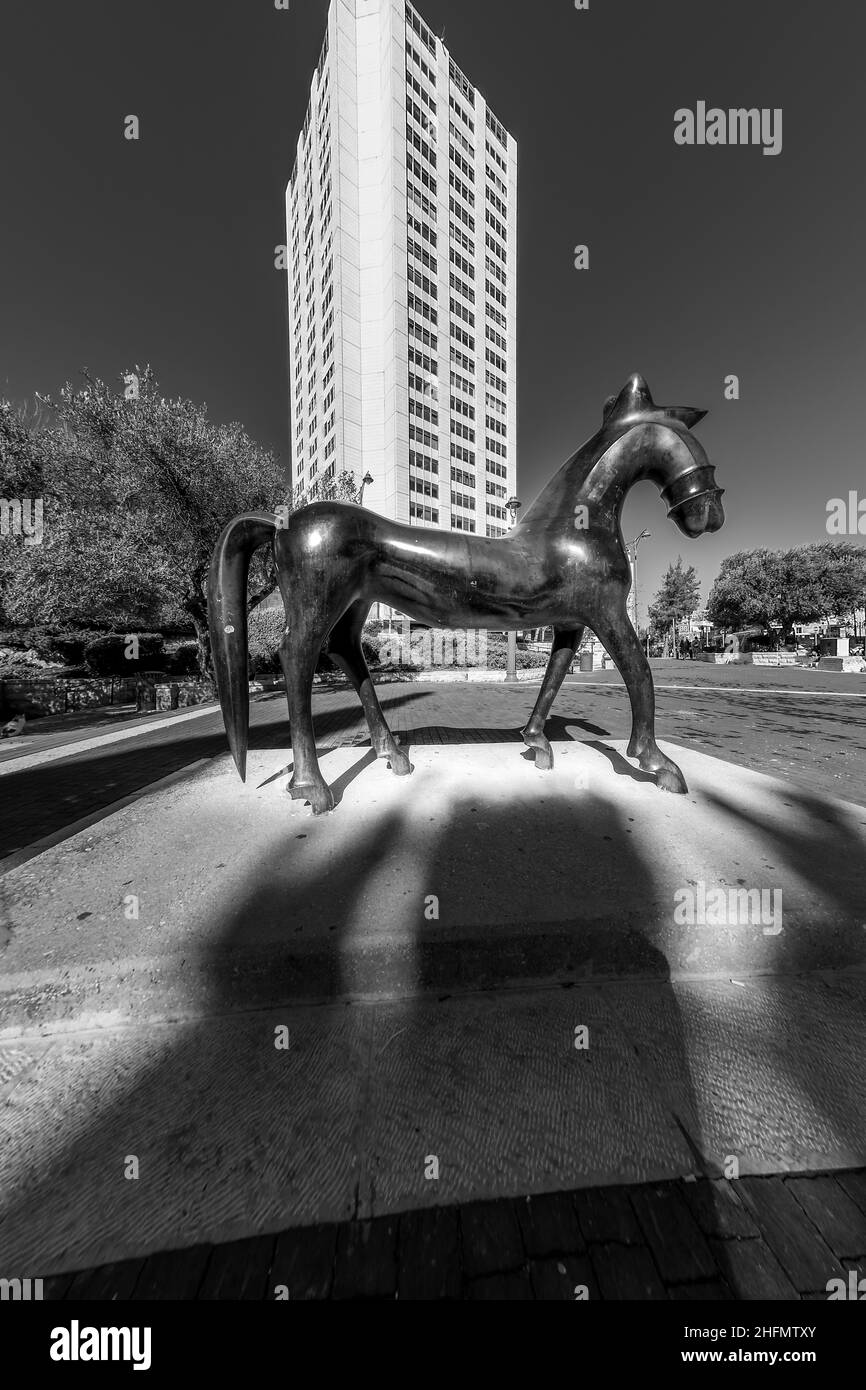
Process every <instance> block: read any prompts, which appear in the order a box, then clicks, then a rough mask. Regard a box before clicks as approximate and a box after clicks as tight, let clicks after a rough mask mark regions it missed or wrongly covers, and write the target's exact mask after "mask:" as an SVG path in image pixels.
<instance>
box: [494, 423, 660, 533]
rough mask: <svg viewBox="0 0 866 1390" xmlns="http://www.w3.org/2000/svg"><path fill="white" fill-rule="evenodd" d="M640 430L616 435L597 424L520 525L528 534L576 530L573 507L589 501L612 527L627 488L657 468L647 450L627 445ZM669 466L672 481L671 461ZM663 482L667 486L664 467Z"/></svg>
mask: <svg viewBox="0 0 866 1390" xmlns="http://www.w3.org/2000/svg"><path fill="white" fill-rule="evenodd" d="M638 431H641V427H638V425H632V427H628V428H627V430H623V431H619V432H617V434H616V435H614V436H613V438H612V435H610V431H609V430H607V428H602V430H599V432H598V434H596V435H594V436H592V439H588V441H587V443H585V445H582V446H581V448H580V449H578V450H577V453H575V455H573V456H571V457H570V459H569V460H567V461H566V463H564V464H563V466H562V468H560V470H559V473H556V474H555V475H553V477H552V478H550V481H549V482H548V485H546V486H545V488H544V489H542V492H541V493H539V495H538V498H537V499H535V502H534V503H532V505H531V506H530V507H528V510H527V512H525V514H524V516H523V517H521V520H520V525H518V527H517V528H516V530H518V531H521V532H524V534H527V532H541V531H544V532H546V534H550V531H552V530H553V531H556V530H562V528H564V530H567V531H570V530H573V528H574V524H575V521H574V518H575V512H577V509H578V507H581V506H584V507H587V509H588V514H589V517H591V518H592V523H594V524H598V525H602V527H612V525H616V524H617V523H619V517H620V513H621V510H623V502H624V500H626V495H627V492H628V489H630V488H631V486H632V485H634V484H635V482H638V481H641V478H644V477H648V475H649V471H653V474H655V473H657V470H653V468H652V463H653V460H652V459H649V457H646V455H645V452H644V450H642V449H639V448H638V449H635V448H628V435H630V434H634V432H638ZM642 464H644V466H645V467H642ZM670 471H671V481H673V475H674V473H673V463H671V468H670ZM653 481H656V480H655V475H653ZM659 482H660V486H664V482H666V478H664V471H662V474H660V475H659Z"/></svg>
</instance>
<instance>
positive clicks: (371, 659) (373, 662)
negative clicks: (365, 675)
mask: <svg viewBox="0 0 866 1390" xmlns="http://www.w3.org/2000/svg"><path fill="white" fill-rule="evenodd" d="M361 651H362V652H363V653H364V660H365V661H366V663H367V665H368V666H369V668H370V670H371V671H372V670H375V668H376V667H377V666H381V665H382V658H381V656H380V655H379V648H378V646H377V645H376V643H375V642H368V641H367V639H366V637H365V638H363V639H362V641H361Z"/></svg>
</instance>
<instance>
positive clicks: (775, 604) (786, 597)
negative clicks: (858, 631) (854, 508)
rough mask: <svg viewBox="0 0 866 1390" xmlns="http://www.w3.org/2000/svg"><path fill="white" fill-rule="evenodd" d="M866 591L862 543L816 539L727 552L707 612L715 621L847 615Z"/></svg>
mask: <svg viewBox="0 0 866 1390" xmlns="http://www.w3.org/2000/svg"><path fill="white" fill-rule="evenodd" d="M864 596H866V548H864V547H863V546H860V545H855V544H854V543H852V542H841V543H840V542H834V541H820V542H817V543H815V544H811V545H799V546H794V547H793V548H792V549H790V550H783V551H773V550H750V551H741V552H740V553H739V554H737V555H730V556H728V558H727V559H726V560H725V561H724V563H723V565H722V568H721V570H720V572H719V575H718V578H717V579H716V582H715V584H714V585H713V588H712V592H711V593H710V598H709V602H708V604H707V614H708V616H709V618H710V621H711V622H714V623H716V625H717V626H718V627H721V628H727V629H729V630H730V629H733V630H737V629H741V628H745V627H751V626H759V627H764V628H767V627H770V626H776V627H779V628H781V630H782V632H783V634H786V635H787V634H788V633H789V632H790V631H791V629H792V627H793V625H794V623H808V622H814V621H816V620H817V619H820V618H827V617H830V616H831V615H838V616H840V617H844V616H846V615H847V614H848V613H850V612H853V611H854V610H855V609H856V608H858V607H860V606H862V604H863V602H864Z"/></svg>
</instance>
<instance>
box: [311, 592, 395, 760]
mask: <svg viewBox="0 0 866 1390" xmlns="http://www.w3.org/2000/svg"><path fill="white" fill-rule="evenodd" d="M368 607H369V606H368V605H367V604H366V603H354V604H352V607H351V608H350V609H348V611H347V612H346V613H344V614H343V616H342V618H341V619H340V621H339V622H338V623H337V625H336V627H335V628H334V629H333V631H332V632H331V638H330V642H329V643H328V654H329V656H330V657H331V658H332V659H333V660H334V661H335V662H336V663H337V665H338V666H339V667H340V669H341V670H342V671H343V672H344V674H345V675H346V677H347V678H348V680H349V681H350V683H351V685H352V687H353V689H354V691H355V694H356V695H357V696H358V698H359V700H360V701H361V704H362V705H363V706H364V715H365V717H366V720H367V727H368V728H369V730H370V745H371V747H372V748H373V749H374V751H375V753H376V757H377V758H387V759H388V764H389V766H390V767H391V769H392V771H393V772H395V773H396V774H397V776H398V777H405V776H407V775H408V773H410V772H411V771H412V770H413V769H412V764H411V763H410V761H409V758H408V756H407V755H406V753H405V752H404V751H403V749H402V748H400V746H399V744H398V743H397V741H396V739H395V738H394V735H393V734H392V733H391V730H390V729H389V728H388V725H387V722H386V720H385V716H384V714H383V713H382V706H381V705H380V704H379V700H378V697H377V695H376V688H375V686H374V685H373V681H372V679H371V677H370V671H369V669H368V667H367V662H366V660H365V658H364V650H363V647H362V646H361V632H362V629H363V627H364V623H365V621H366V618H367V612H368Z"/></svg>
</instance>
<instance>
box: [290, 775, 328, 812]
mask: <svg viewBox="0 0 866 1390" xmlns="http://www.w3.org/2000/svg"><path fill="white" fill-rule="evenodd" d="M289 796H290V797H291V798H292V800H293V801H308V802H309V803H310V807H311V809H312V812H313V815H314V816H324V815H327V813H328V812H329V811H333V809H334V794H333V792H332V791H331V788H330V787H329V786H327V784H326V783H324V782H322V783H321V784H318V783H316V782H307V783H298V785H297V786H295V785H294V783H291V782H290V783H289Z"/></svg>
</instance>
